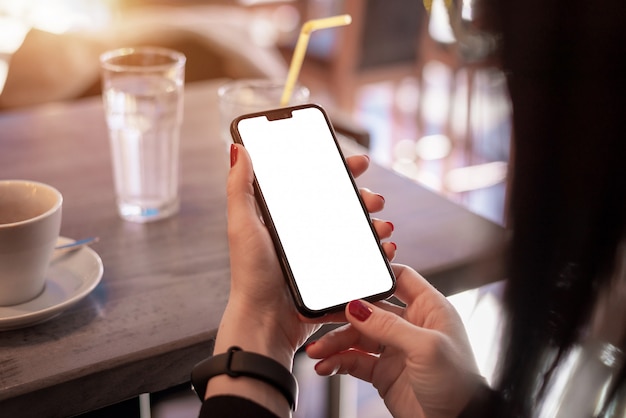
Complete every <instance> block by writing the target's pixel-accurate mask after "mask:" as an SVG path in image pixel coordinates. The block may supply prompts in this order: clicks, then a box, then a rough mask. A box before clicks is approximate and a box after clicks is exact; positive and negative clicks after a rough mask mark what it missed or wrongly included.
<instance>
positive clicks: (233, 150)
mask: <svg viewBox="0 0 626 418" xmlns="http://www.w3.org/2000/svg"><path fill="white" fill-rule="evenodd" d="M238 151H239V149H238V148H237V145H235V144H230V166H231V167H232V166H234V165H235V163H236V162H237V152H238Z"/></svg>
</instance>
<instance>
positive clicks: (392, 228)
mask: <svg viewBox="0 0 626 418" xmlns="http://www.w3.org/2000/svg"><path fill="white" fill-rule="evenodd" d="M387 225H389V226H390V227H391V232H393V230H394V229H396V228H395V226H393V224H392V223H391V222H387Z"/></svg>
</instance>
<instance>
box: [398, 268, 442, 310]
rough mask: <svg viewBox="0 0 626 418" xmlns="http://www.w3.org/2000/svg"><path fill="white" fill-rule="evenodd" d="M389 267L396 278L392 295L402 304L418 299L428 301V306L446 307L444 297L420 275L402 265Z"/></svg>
mask: <svg viewBox="0 0 626 418" xmlns="http://www.w3.org/2000/svg"><path fill="white" fill-rule="evenodd" d="M391 267H392V269H393V272H394V275H395V276H396V291H395V293H394V295H395V296H396V297H397V298H398V299H400V300H401V301H402V302H405V303H408V302H410V301H415V300H418V299H419V300H424V301H429V303H428V304H429V305H432V304H433V303H436V304H444V305H447V303H446V302H447V299H446V298H445V296H443V295H442V294H441V292H439V291H438V290H437V289H436V288H435V287H434V286H433V285H431V284H430V283H429V282H428V281H427V280H426V279H425V278H424V277H422V275H421V274H419V273H418V272H416V271H415V270H413V269H412V268H410V267H408V266H405V265H402V264H392V265H391ZM424 308H426V307H424Z"/></svg>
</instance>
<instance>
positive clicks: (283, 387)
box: [191, 346, 298, 411]
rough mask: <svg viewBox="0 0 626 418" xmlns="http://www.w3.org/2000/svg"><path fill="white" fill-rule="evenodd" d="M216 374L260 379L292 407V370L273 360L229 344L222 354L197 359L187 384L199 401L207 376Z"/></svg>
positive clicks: (294, 398) (294, 389)
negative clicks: (191, 387)
mask: <svg viewBox="0 0 626 418" xmlns="http://www.w3.org/2000/svg"><path fill="white" fill-rule="evenodd" d="M220 374H226V375H228V376H230V377H240V376H246V377H251V378H254V379H258V380H261V381H263V382H265V383H267V384H269V385H271V386H273V387H274V388H276V389H278V391H279V392H280V393H282V394H283V396H285V398H286V399H287V402H288V403H289V407H290V408H291V410H292V411H295V410H296V402H297V400H298V382H297V381H296V378H295V377H294V376H293V374H291V372H290V371H289V370H287V369H286V368H285V367H284V366H283V365H282V364H280V363H279V362H277V361H276V360H273V359H271V358H269V357H265V356H263V355H261V354H256V353H249V352H246V351H243V350H242V349H241V348H240V347H236V346H233V347H230V348H229V349H228V351H226V353H224V354H218V355H217V356H213V357H209V358H208V359H206V360H203V361H201V362H200V363H198V364H196V365H195V366H194V368H193V370H192V371H191V384H192V386H193V389H194V390H195V391H196V394H198V396H199V397H200V400H201V401H204V395H205V393H206V387H207V385H208V383H209V379H211V378H212V377H214V376H218V375H220Z"/></svg>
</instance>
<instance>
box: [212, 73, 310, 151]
mask: <svg viewBox="0 0 626 418" xmlns="http://www.w3.org/2000/svg"><path fill="white" fill-rule="evenodd" d="M284 88H285V81H284V80H282V81H281V80H272V79H241V80H233V81H229V82H227V83H226V84H224V85H222V86H221V87H220V88H219V89H218V91H217V95H218V98H219V107H220V133H221V137H222V140H224V142H225V143H226V144H227V145H229V144H230V143H232V137H231V134H230V124H231V122H232V121H233V119H235V118H236V117H237V116H241V115H245V114H247V113H253V112H259V111H262V110H268V109H275V108H278V107H281V106H280V99H281V97H282V94H283V90H284ZM309 96H310V92H309V89H308V88H306V87H305V86H302V85H299V84H297V85H296V86H294V89H293V93H292V95H291V98H290V100H289V103H288V104H287V105H288V106H294V105H299V104H305V103H308V101H309Z"/></svg>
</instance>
